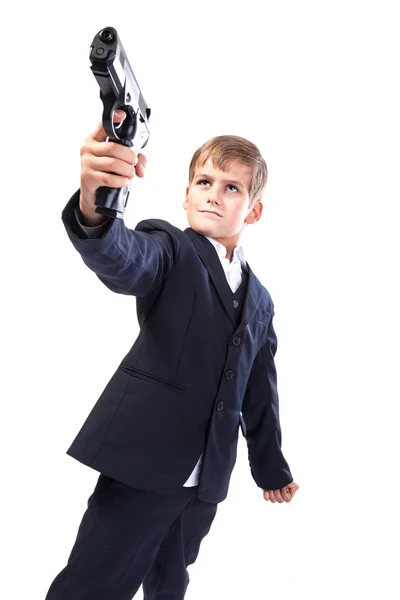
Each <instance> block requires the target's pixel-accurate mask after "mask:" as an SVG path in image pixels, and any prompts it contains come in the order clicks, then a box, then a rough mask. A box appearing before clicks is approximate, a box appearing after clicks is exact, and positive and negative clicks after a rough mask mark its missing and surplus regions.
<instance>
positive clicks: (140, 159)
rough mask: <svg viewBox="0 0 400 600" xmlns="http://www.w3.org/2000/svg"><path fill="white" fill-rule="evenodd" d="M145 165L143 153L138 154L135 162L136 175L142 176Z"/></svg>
mask: <svg viewBox="0 0 400 600" xmlns="http://www.w3.org/2000/svg"><path fill="white" fill-rule="evenodd" d="M146 165H147V158H146V156H145V155H144V154H140V153H139V154H138V157H137V163H136V166H135V170H136V175H137V176H138V177H144V171H145V167H146Z"/></svg>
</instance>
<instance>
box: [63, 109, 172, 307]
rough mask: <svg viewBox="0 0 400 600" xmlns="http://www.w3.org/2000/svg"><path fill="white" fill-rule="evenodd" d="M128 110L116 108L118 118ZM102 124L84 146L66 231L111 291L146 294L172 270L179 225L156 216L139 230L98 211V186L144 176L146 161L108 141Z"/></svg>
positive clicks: (67, 208) (121, 183)
mask: <svg viewBox="0 0 400 600" xmlns="http://www.w3.org/2000/svg"><path fill="white" fill-rule="evenodd" d="M123 119H124V113H123V111H122V115H118V111H117V112H116V113H115V118H114V120H115V122H120V121H122V120H123ZM106 139H107V136H106V133H105V131H104V128H103V125H102V123H100V124H99V126H98V127H97V129H96V131H95V132H94V133H93V134H91V135H89V136H88V138H87V139H86V142H85V145H84V146H82V148H81V163H82V168H81V186H80V189H79V190H78V191H77V192H76V193H75V194H74V195H73V196H72V198H71V199H70V200H69V202H68V203H67V205H66V206H65V208H64V210H63V212H62V221H63V223H64V226H65V228H66V230H67V234H68V236H69V238H70V240H71V242H72V244H73V245H74V247H75V249H76V250H77V251H78V252H79V253H80V255H81V257H82V260H83V261H84V263H85V264H86V265H87V266H88V267H89V268H90V269H91V270H92V271H93V272H94V273H96V275H97V276H98V278H99V279H100V280H101V281H102V282H103V283H104V284H105V285H106V286H107V287H108V288H109V289H111V290H112V291H114V292H117V293H120V294H130V295H135V296H139V297H144V296H146V295H147V294H148V293H149V292H151V291H152V290H153V289H154V288H155V287H157V286H158V285H160V284H161V283H162V281H163V280H164V279H165V278H166V277H167V276H168V275H169V273H170V272H171V270H172V268H173V266H174V263H175V259H176V256H177V253H178V251H179V233H180V230H178V229H177V228H175V227H173V226H172V225H170V224H169V223H167V222H166V221H162V220H160V219H151V220H148V221H142V222H141V223H138V225H137V226H136V228H135V230H131V229H129V228H128V227H126V226H125V224H124V222H123V220H122V219H109V218H108V217H105V216H104V215H101V214H98V213H96V205H95V200H96V190H97V189H98V188H99V187H101V186H107V187H112V188H118V187H123V186H125V185H126V181H127V178H128V179H129V178H131V177H134V176H135V174H136V175H138V176H139V177H143V176H144V169H145V165H146V162H147V159H146V157H145V156H144V155H143V154H139V155H138V157H136V155H135V153H134V152H132V150H131V149H130V148H128V147H126V146H122V145H120V144H115V143H114V142H106V141H105V140H106Z"/></svg>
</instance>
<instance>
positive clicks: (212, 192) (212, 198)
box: [208, 186, 219, 203]
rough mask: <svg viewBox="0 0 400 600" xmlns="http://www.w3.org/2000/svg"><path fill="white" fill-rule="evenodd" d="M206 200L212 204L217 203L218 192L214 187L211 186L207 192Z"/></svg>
mask: <svg viewBox="0 0 400 600" xmlns="http://www.w3.org/2000/svg"><path fill="white" fill-rule="evenodd" d="M208 199H209V200H210V201H212V202H217V203H218V202H219V191H218V189H217V188H216V187H215V186H211V187H210V190H209V192H208Z"/></svg>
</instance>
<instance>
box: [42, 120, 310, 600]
mask: <svg viewBox="0 0 400 600" xmlns="http://www.w3.org/2000/svg"><path fill="white" fill-rule="evenodd" d="M118 113H119V111H117V112H116V114H115V116H114V120H115V122H120V121H122V120H123V118H124V117H125V113H123V112H122V113H121V114H118ZM105 140H106V134H105V131H104V129H103V127H102V125H101V124H100V125H99V126H98V128H97V129H96V131H95V133H94V134H93V135H91V136H89V137H88V138H87V140H86V144H85V145H84V146H83V147H82V149H81V157H82V169H81V186H80V190H78V192H76V193H75V194H74V196H72V198H71V199H70V201H69V202H68V203H67V205H66V207H65V208H64V211H63V214H62V219H63V223H64V225H65V227H66V230H67V233H68V236H69V238H70V239H71V241H72V243H73V245H74V246H75V248H76V250H77V251H78V252H79V253H80V254H81V257H82V259H83V261H84V262H85V263H86V265H87V266H88V267H89V268H90V269H91V270H93V271H94V273H96V275H97V277H98V278H99V279H100V281H102V282H103V283H104V284H105V285H106V286H107V287H108V288H109V289H111V290H112V291H114V292H116V293H121V294H131V295H134V296H136V307H137V317H138V321H139V325H140V333H139V336H138V338H137V339H136V341H135V342H134V344H133V346H132V348H131V350H130V351H129V352H128V354H127V355H126V356H125V358H124V359H123V360H122V362H121V364H120V365H119V367H118V368H117V370H116V372H115V374H114V375H113V376H112V378H111V380H110V382H109V383H108V385H107V386H106V388H105V390H104V391H103V393H102V394H101V396H100V398H99V400H98V402H97V403H96V405H95V406H94V408H93V410H92V411H91V413H90V415H89V416H88V418H87V420H86V421H85V423H84V424H83V426H82V428H81V430H80V432H79V433H78V435H77V437H76V438H75V440H74V442H73V444H72V446H71V447H70V448H69V450H68V454H70V455H71V456H73V457H74V458H76V459H77V460H79V461H81V462H82V463H84V464H86V465H88V466H90V467H91V468H93V469H95V470H97V471H99V472H100V476H99V479H98V482H97V485H96V488H95V490H94V492H93V494H92V496H91V497H90V498H89V501H88V509H87V510H86V512H85V514H84V516H83V519H82V522H81V524H80V527H79V531H78V535H77V539H76V541H75V544H74V547H73V549H72V552H71V555H70V557H69V560H68V564H67V566H66V567H65V569H63V571H61V573H60V574H59V575H58V576H57V577H56V578H55V580H54V581H53V583H52V585H51V587H50V590H49V592H48V594H47V597H46V598H47V600H61V599H62V600H103V599H104V600H109V599H110V598H112V600H130V599H131V598H132V597H133V596H134V595H135V593H136V591H137V590H138V589H139V587H140V585H141V584H143V591H144V599H145V600H150V599H152V600H164V599H165V600H167V599H168V600H180V599H182V598H184V596H185V593H186V588H187V585H188V583H189V576H188V572H187V566H188V565H190V564H193V563H194V562H195V560H196V558H197V555H198V552H199V548H200V544H201V540H202V539H203V538H204V537H205V536H206V535H207V533H208V532H209V530H210V527H211V524H212V522H213V519H214V517H215V514H216V511H217V506H218V503H219V502H222V501H223V500H224V499H225V498H226V496H227V492H228V487H229V480H230V476H231V473H232V469H233V467H234V464H235V461H236V449H237V441H238V429H239V425H240V426H241V429H242V433H243V435H244V436H245V437H246V441H247V445H248V450H249V463H250V468H251V472H252V476H253V478H254V480H255V482H256V484H257V485H258V486H259V487H261V488H262V489H263V490H264V497H265V499H266V500H271V501H272V502H276V501H277V502H284V501H285V502H290V500H291V498H292V497H293V495H294V494H295V492H296V490H297V489H298V487H299V486H298V485H297V484H296V483H294V481H293V477H292V475H291V473H290V470H289V467H288V465H287V463H286V461H285V459H284V457H283V455H282V452H281V448H280V445H281V431H280V424H279V408H278V394H277V388H276V371H275V366H274V355H275V352H276V349H277V339H276V335H275V332H274V329H273V325H272V317H273V314H274V306H273V303H272V300H271V298H270V295H269V293H268V292H267V290H266V289H265V288H264V287H262V286H261V284H260V282H259V281H258V280H257V278H256V277H255V275H254V274H253V272H252V271H251V269H250V267H249V265H248V264H247V263H246V262H245V260H244V256H243V250H242V248H241V247H240V246H239V245H238V242H239V240H240V235H241V233H242V232H243V230H244V228H245V226H246V224H252V223H255V222H256V221H258V220H259V218H260V217H261V213H262V208H263V207H262V204H261V197H262V193H263V190H264V187H265V185H266V181H267V167H266V164H265V161H264V160H263V158H262V157H261V155H260V153H259V150H258V148H257V147H256V146H254V144H252V143H251V142H248V141H247V140H245V139H243V138H239V137H237V136H220V137H219V138H214V139H213V140H210V141H209V142H207V143H206V144H204V145H203V146H202V147H201V148H199V150H198V151H197V152H196V153H195V154H194V156H193V158H192V161H191V164H190V169H189V186H188V187H187V190H186V199H185V201H184V208H185V210H187V214H188V221H189V224H190V227H189V228H187V229H186V230H185V231H181V230H180V229H177V228H176V227H174V226H173V225H171V224H170V223H168V222H166V221H163V220H161V219H148V220H145V221H141V222H140V223H138V225H137V226H136V228H135V230H130V229H128V228H127V227H126V226H125V224H124V222H123V220H122V219H108V218H106V217H104V216H103V215H99V214H97V213H95V195H96V189H97V188H98V187H100V186H102V185H104V186H109V187H114V188H118V187H123V186H125V185H126V178H131V177H133V176H134V175H135V174H136V175H138V176H139V177H143V176H144V170H145V165H146V158H145V156H144V155H142V154H139V155H138V156H137V157H136V155H135V154H134V153H133V152H132V151H131V150H130V149H129V148H127V147H124V146H122V145H119V144H115V143H113V142H105ZM127 317H128V315H127Z"/></svg>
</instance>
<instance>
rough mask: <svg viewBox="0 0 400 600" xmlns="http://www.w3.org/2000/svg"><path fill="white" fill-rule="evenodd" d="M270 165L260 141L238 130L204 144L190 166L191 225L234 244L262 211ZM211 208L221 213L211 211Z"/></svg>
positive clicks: (187, 201) (188, 205) (186, 204)
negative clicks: (259, 146) (238, 134)
mask: <svg viewBox="0 0 400 600" xmlns="http://www.w3.org/2000/svg"><path fill="white" fill-rule="evenodd" d="M267 178H268V171H267V165H266V163H265V160H264V159H263V157H262V156H261V153H260V151H259V149H258V148H257V146H255V145H254V144H253V143H252V142H249V141H248V140H246V139H244V138H242V137H239V136H236V135H221V136H218V137H215V138H212V139H211V140H209V141H208V142H206V143H205V144H203V145H202V146H201V147H200V148H198V150H196V152H195V153H194V155H193V157H192V160H191V162H190V166H189V185H188V187H187V189H186V199H185V202H184V204H183V207H184V208H185V210H187V212H188V215H187V216H188V221H189V225H190V227H191V228H192V229H194V230H195V231H197V232H198V233H201V234H202V235H205V236H208V237H212V238H214V239H217V240H218V241H219V242H221V244H223V245H224V246H226V247H228V254H231V253H230V252H229V247H230V248H231V249H232V250H233V248H234V247H235V246H236V244H237V241H238V240H239V238H240V236H241V234H242V232H243V230H244V228H245V227H246V223H248V224H251V223H255V222H256V221H258V220H259V219H260V217H261V213H262V209H263V205H262V203H261V199H262V195H263V192H264V189H265V186H266V183H267ZM207 211H211V212H213V213H216V214H210V212H207Z"/></svg>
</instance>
